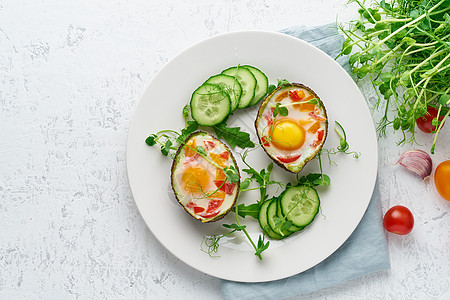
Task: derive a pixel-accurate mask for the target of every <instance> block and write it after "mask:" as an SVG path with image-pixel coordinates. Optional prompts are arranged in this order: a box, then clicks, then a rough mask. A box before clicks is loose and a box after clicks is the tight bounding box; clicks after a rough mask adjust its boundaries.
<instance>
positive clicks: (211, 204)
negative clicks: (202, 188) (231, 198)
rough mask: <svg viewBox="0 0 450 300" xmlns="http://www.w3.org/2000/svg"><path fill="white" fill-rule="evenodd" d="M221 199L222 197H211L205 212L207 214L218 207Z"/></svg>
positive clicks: (221, 201)
mask: <svg viewBox="0 0 450 300" xmlns="http://www.w3.org/2000/svg"><path fill="white" fill-rule="evenodd" d="M223 201H224V200H223V199H211V200H210V201H209V203H208V208H207V209H206V213H207V214H209V213H212V212H213V211H215V210H216V209H218V208H219V207H220V206H221V205H222V203H223Z"/></svg>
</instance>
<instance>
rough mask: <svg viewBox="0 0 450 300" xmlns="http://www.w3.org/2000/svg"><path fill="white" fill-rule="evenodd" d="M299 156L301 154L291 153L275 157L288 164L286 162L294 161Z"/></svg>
mask: <svg viewBox="0 0 450 300" xmlns="http://www.w3.org/2000/svg"><path fill="white" fill-rule="evenodd" d="M300 156H301V154H297V155H291V156H277V159H278V160H279V161H280V162H282V163H284V164H288V163H291V162H294V161H296V160H297V159H298V158H299V157H300Z"/></svg>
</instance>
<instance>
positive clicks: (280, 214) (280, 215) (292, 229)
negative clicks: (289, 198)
mask: <svg viewBox="0 0 450 300" xmlns="http://www.w3.org/2000/svg"><path fill="white" fill-rule="evenodd" d="M277 216H278V218H280V219H282V220H283V219H284V215H283V210H282V208H281V199H280V198H278V201H277ZM303 228H305V227H304V226H301V227H299V226H295V225H294V224H292V225H291V226H290V227H289V228H288V230H289V231H290V232H297V231H299V230H302V229H303Z"/></svg>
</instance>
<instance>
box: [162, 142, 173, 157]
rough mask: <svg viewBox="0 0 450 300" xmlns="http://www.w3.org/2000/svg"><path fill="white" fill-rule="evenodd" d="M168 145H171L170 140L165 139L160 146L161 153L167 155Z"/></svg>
mask: <svg viewBox="0 0 450 300" xmlns="http://www.w3.org/2000/svg"><path fill="white" fill-rule="evenodd" d="M170 146H172V141H171V140H167V141H166V143H165V144H164V146H162V147H161V153H162V154H163V155H164V156H167V155H168V154H169V152H170Z"/></svg>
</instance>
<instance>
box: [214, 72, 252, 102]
mask: <svg viewBox="0 0 450 300" xmlns="http://www.w3.org/2000/svg"><path fill="white" fill-rule="evenodd" d="M222 74H225V75H229V76H233V77H234V78H236V79H237V81H239V83H240V85H241V87H242V95H241V100H240V102H239V105H238V108H245V107H247V106H249V105H250V102H251V101H252V99H253V97H254V96H255V88H256V78H255V75H253V73H252V72H250V70H249V69H247V68H244V67H241V66H238V67H231V68H228V69H226V70H223V71H222Z"/></svg>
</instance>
